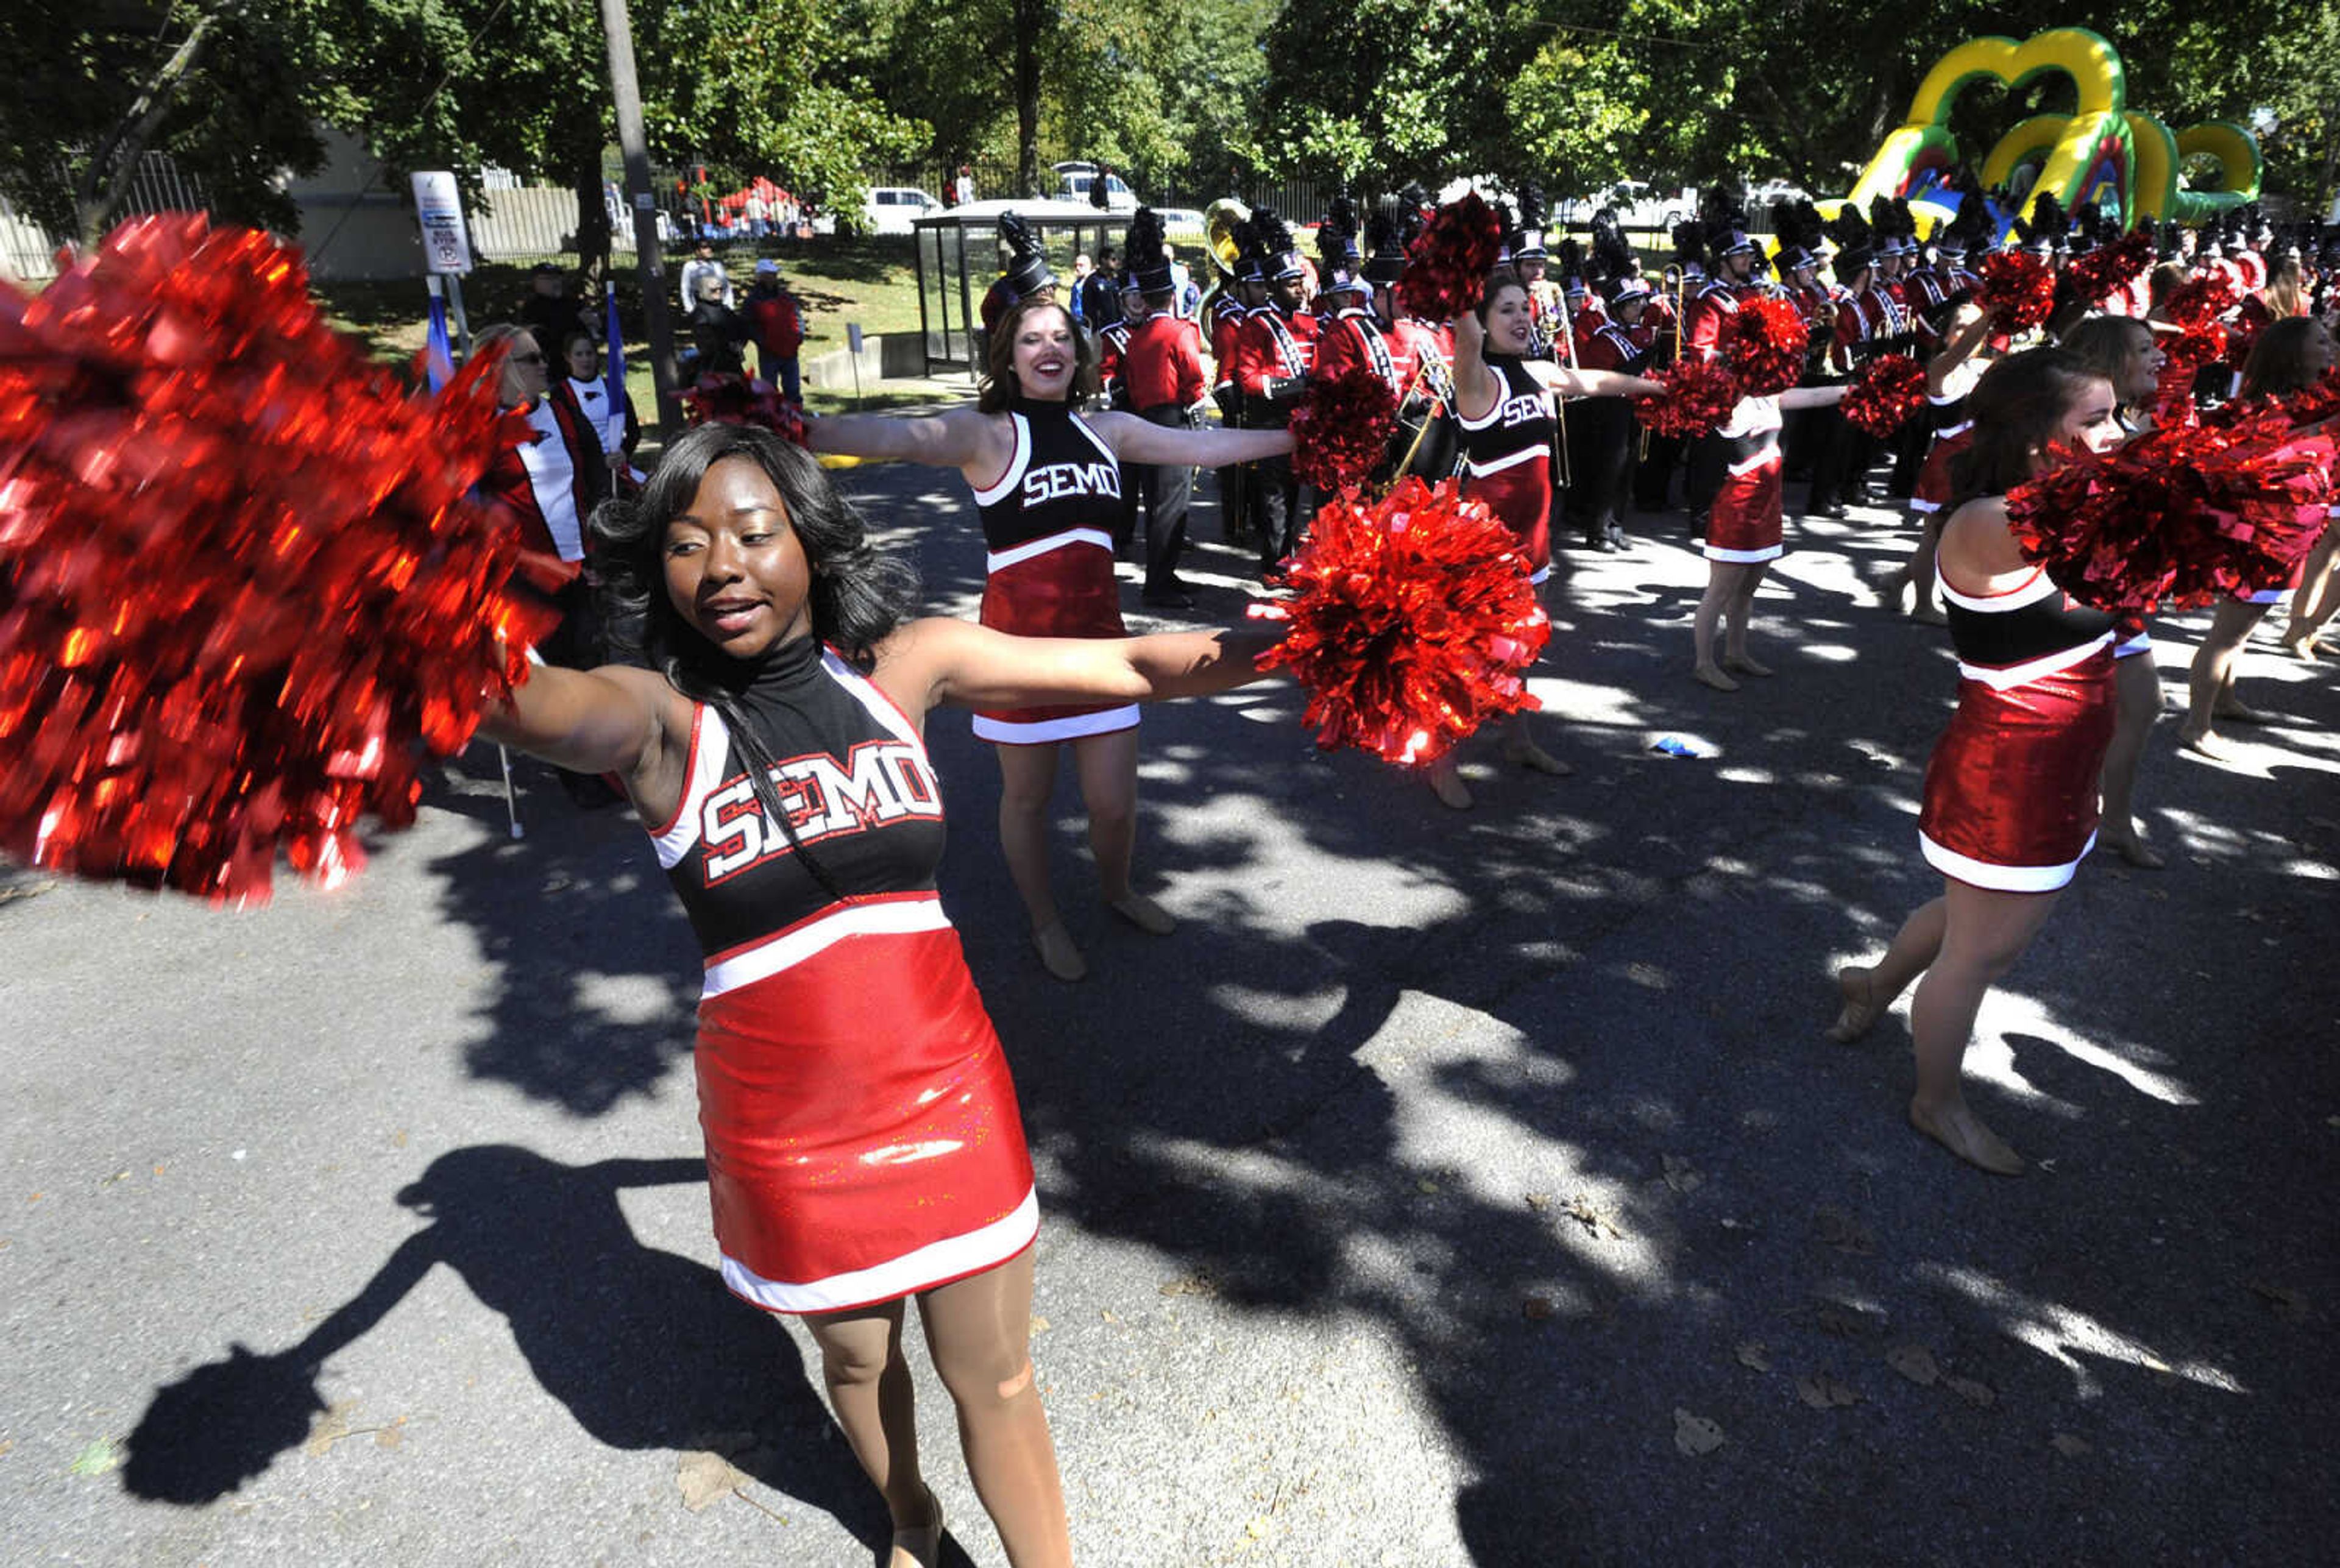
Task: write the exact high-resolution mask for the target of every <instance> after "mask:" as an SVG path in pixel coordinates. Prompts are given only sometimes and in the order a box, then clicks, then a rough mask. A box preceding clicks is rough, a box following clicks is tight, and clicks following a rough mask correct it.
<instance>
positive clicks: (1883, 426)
mask: <svg viewBox="0 0 2340 1568" xmlns="http://www.w3.org/2000/svg"><path fill="white" fill-rule="evenodd" d="M1838 406H1839V408H1841V409H1843V410H1844V417H1845V418H1846V419H1848V420H1849V421H1851V422H1852V424H1853V428H1855V429H1856V430H1863V431H1866V432H1869V434H1870V435H1873V436H1876V437H1878V438H1879V439H1880V440H1881V439H1883V438H1884V437H1886V436H1889V435H1891V434H1892V433H1893V432H1895V431H1897V430H1899V429H1900V428H1901V427H1902V426H1903V425H1905V424H1907V423H1909V420H1910V418H1911V417H1912V416H1913V415H1915V414H1916V413H1917V412H1918V411H1919V409H1921V408H1923V407H1925V406H1926V367H1925V366H1924V365H1921V364H1919V362H1917V361H1916V360H1913V359H1911V358H1910V357H1909V355H1908V354H1879V356H1878V357H1877V358H1875V359H1873V360H1871V361H1869V363H1868V364H1867V366H1865V367H1864V368H1863V369H1862V371H1861V372H1860V374H1859V376H1857V377H1855V378H1854V379H1853V383H1852V385H1851V386H1850V387H1849V388H1847V389H1846V391H1845V394H1844V402H1841V403H1839V405H1838Z"/></svg>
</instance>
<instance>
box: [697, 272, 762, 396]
mask: <svg viewBox="0 0 2340 1568" xmlns="http://www.w3.org/2000/svg"><path fill="white" fill-rule="evenodd" d="M687 320H688V324H689V328H690V343H691V349H692V353H693V358H692V361H691V369H690V372H689V373H690V374H691V376H692V377H693V379H696V378H698V377H699V376H711V375H736V376H744V375H746V374H747V373H748V357H747V355H746V354H744V353H742V352H740V349H741V346H742V345H743V344H745V343H746V342H748V337H749V328H748V321H747V318H746V317H744V316H742V315H740V314H739V312H737V311H735V310H733V309H732V308H731V307H730V305H729V304H728V303H725V301H724V297H723V284H722V281H721V280H720V279H718V278H713V277H705V276H702V277H701V278H700V279H699V300H698V303H695V304H693V305H692V306H691V307H690V314H689V318H687Z"/></svg>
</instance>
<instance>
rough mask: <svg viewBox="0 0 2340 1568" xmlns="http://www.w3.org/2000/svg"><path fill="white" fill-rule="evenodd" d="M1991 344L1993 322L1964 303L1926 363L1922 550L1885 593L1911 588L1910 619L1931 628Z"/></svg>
mask: <svg viewBox="0 0 2340 1568" xmlns="http://www.w3.org/2000/svg"><path fill="white" fill-rule="evenodd" d="M1991 341H1992V332H1991V320H1990V318H1989V317H1988V316H1987V315H1985V314H1984V313H1982V310H1981V308H1980V307H1979V306H1978V305H1976V304H1975V303H1973V302H1971V301H1965V302H1961V303H1957V304H1954V305H1952V306H1950V307H1949V308H1948V328H1947V330H1946V332H1944V334H1943V341H1942V348H1941V352H1938V353H1936V354H1934V355H1932V356H1930V357H1929V359H1928V360H1927V361H1926V417H1927V418H1928V419H1929V421H1930V422H1931V426H1932V428H1931V431H1930V432H1929V445H1928V446H1927V448H1926V459H1925V461H1923V462H1922V463H1920V464H1919V467H1918V482H1917V483H1916V484H1915V485H1913V486H1912V487H1911V488H1910V491H1909V510H1910V511H1912V512H1914V513H1916V514H1917V518H1918V523H1919V532H1918V548H1917V549H1916V551H1912V552H1911V554H1910V557H1909V564H1908V565H1907V566H1904V567H1903V568H1902V569H1901V570H1900V571H1898V572H1896V573H1895V574H1894V575H1893V577H1892V578H1891V579H1890V580H1889V581H1888V582H1887V584H1886V591H1887V596H1888V597H1889V598H1890V599H1891V600H1893V601H1894V602H1895V603H1897V604H1898V603H1899V602H1900V599H1901V590H1903V589H1904V588H1907V589H1908V590H1909V615H1910V618H1911V619H1912V620H1922V621H1924V622H1926V623H1927V624H1928V625H1929V626H1939V625H1941V624H1942V607H1941V606H1940V605H1939V604H1937V603H1936V602H1935V601H1934V545H1935V542H1936V541H1938V540H1939V539H1940V537H1941V531H1942V508H1943V507H1944V506H1945V505H1946V504H1948V501H1949V499H1950V464H1951V463H1952V462H1953V461H1956V459H1957V457H1958V453H1960V452H1964V451H1965V450H1966V444H1967V442H1966V438H1967V432H1968V430H1969V429H1970V428H1971V423H1972V422H1970V421H1969V420H1968V418H1967V414H1966V401H1967V393H1968V392H1969V391H1971V390H1973V387H1974V384H1975V382H1976V381H1977V380H1978V378H1979V377H1980V376H1981V375H1982V372H1984V371H1986V370H1988V369H1989V368H1990V362H1989V360H1988V358H1987V357H1985V356H1984V355H1983V352H1982V351H1983V350H1984V349H1985V348H1986V346H1988V344H1989V343H1990V342H1991Z"/></svg>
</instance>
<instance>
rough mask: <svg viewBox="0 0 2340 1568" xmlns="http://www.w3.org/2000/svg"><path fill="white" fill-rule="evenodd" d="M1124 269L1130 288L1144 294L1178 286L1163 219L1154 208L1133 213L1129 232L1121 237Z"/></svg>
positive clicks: (1165, 291)
mask: <svg viewBox="0 0 2340 1568" xmlns="http://www.w3.org/2000/svg"><path fill="white" fill-rule="evenodd" d="M1121 255H1122V263H1121V264H1122V267H1123V269H1124V270H1125V273H1126V274H1127V276H1128V278H1129V283H1128V284H1127V287H1128V288H1130V289H1132V290H1135V292H1137V293H1141V294H1163V293H1169V292H1170V291H1171V290H1173V289H1175V288H1176V287H1177V286H1178V283H1177V279H1176V277H1175V274H1173V273H1172V272H1171V271H1170V252H1169V247H1168V245H1167V244H1166V243H1165V237H1164V235H1163V233H1162V217H1161V214H1160V213H1156V212H1155V210H1154V209H1153V208H1151V207H1140V208H1138V209H1137V211H1136V212H1135V213H1131V214H1130V218H1129V232H1128V233H1126V234H1125V235H1124V236H1123V237H1122V242H1121Z"/></svg>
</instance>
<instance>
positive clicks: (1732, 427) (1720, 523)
mask: <svg viewBox="0 0 2340 1568" xmlns="http://www.w3.org/2000/svg"><path fill="white" fill-rule="evenodd" d="M1851 390H1852V389H1851V387H1850V386H1849V384H1845V383H1839V384H1838V385H1835V386H1819V387H1790V388H1789V389H1788V390H1787V391H1786V392H1780V393H1779V394H1778V395H1777V396H1774V397H1750V398H1741V399H1740V400H1739V404H1738V406H1737V407H1736V408H1733V409H1732V410H1731V411H1730V419H1728V420H1727V421H1725V422H1723V423H1722V425H1721V426H1720V428H1719V429H1718V430H1717V431H1716V432H1715V434H1716V435H1717V436H1718V437H1720V439H1721V441H1722V443H1723V448H1724V452H1723V463H1724V467H1723V471H1722V483H1721V485H1720V487H1719V488H1717V489H1716V491H1715V492H1714V505H1713V508H1712V509H1711V510H1710V511H1708V513H1707V517H1706V545H1705V550H1706V592H1705V593H1704V594H1703V595H1702V596H1701V597H1700V600H1699V601H1698V612H1697V613H1696V614H1695V615H1694V616H1692V617H1691V646H1692V648H1693V649H1695V650H1696V652H1697V662H1696V663H1695V664H1694V665H1693V666H1692V667H1691V675H1692V677H1694V678H1695V679H1696V680H1699V681H1700V682H1701V683H1702V684H1704V685H1707V686H1711V687H1713V688H1714V689H1715V690H1717V691H1736V690H1739V682H1737V681H1736V680H1731V679H1730V676H1728V675H1726V674H1724V673H1723V671H1724V670H1736V671H1737V672H1739V673H1740V674H1741V675H1769V674H1770V673H1771V669H1770V666H1769V665H1765V664H1759V663H1757V662H1756V660H1755V656H1754V655H1753V654H1750V653H1749V652H1748V651H1747V618H1748V617H1749V616H1750V614H1751V613H1753V611H1754V608H1755V590H1757V589H1758V588H1760V587H1761V586H1762V584H1763V574H1764V573H1765V572H1766V571H1770V569H1771V563H1772V562H1773V561H1777V560H1779V559H1780V554H1781V553H1782V552H1783V551H1786V549H1787V543H1786V537H1787V536H1786V531H1785V523H1784V520H1783V512H1782V509H1781V507H1780V478H1781V475H1782V473H1783V471H1784V470H1785V468H1786V466H1787V465H1786V461H1785V459H1784V458H1783V456H1782V455H1781V453H1780V423H1781V415H1782V414H1783V413H1785V412H1793V411H1794V410H1796V409H1805V408H1827V407H1829V405H1831V404H1834V403H1839V402H1843V401H1844V394H1845V393H1846V392H1849V391H1851ZM1717 624H1721V625H1722V626H1723V628H1724V631H1723V643H1722V662H1721V664H1720V665H1717V664H1716V663H1715V661H1714V629H1715V627H1716V625H1717Z"/></svg>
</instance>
